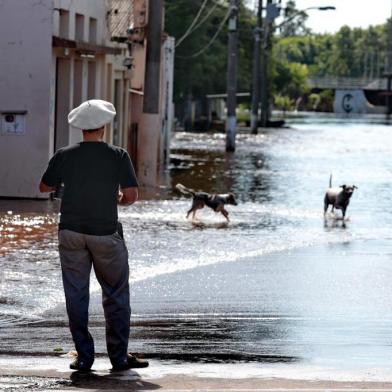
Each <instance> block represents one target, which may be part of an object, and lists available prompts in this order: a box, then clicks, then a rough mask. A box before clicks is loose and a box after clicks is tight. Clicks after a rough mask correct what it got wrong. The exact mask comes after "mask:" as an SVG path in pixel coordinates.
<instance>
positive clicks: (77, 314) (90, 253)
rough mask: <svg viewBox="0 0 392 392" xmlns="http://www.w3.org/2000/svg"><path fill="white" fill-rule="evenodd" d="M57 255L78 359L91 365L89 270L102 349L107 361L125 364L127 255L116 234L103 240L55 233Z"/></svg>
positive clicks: (92, 352)
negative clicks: (101, 320)
mask: <svg viewBox="0 0 392 392" xmlns="http://www.w3.org/2000/svg"><path fill="white" fill-rule="evenodd" d="M59 253H60V262H61V270H62V276H63V284H64V293H65V300H66V306H67V313H68V318H69V327H70V330H71V334H72V338H73V341H74V343H75V348H76V351H77V353H78V359H80V360H83V361H85V363H88V364H91V365H92V363H93V362H94V341H93V338H92V336H91V335H90V333H89V331H88V307H89V299H90V292H89V285H90V272H91V267H92V266H93V267H94V271H95V275H96V277H97V280H98V282H99V284H100V285H101V288H102V305H103V309H104V314H105V320H106V345H107V350H108V355H109V358H110V361H111V362H112V364H113V365H117V364H120V363H123V362H124V361H126V358H127V352H128V339H129V324H130V316H131V309H130V305H129V282H128V279H129V267H128V251H127V248H126V245H125V242H124V240H123V239H122V238H121V237H120V235H119V234H118V233H114V234H111V235H105V236H94V235H88V234H81V233H77V232H74V231H71V230H60V231H59Z"/></svg>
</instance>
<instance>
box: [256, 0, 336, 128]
mask: <svg viewBox="0 0 392 392" xmlns="http://www.w3.org/2000/svg"><path fill="white" fill-rule="evenodd" d="M308 10H317V11H333V10H336V8H335V7H334V6H330V5H328V6H320V7H308V8H305V9H303V10H299V11H297V12H296V13H294V14H293V15H291V16H290V17H289V18H288V19H286V20H284V21H283V22H282V23H280V24H279V25H277V26H274V25H273V23H274V20H275V19H276V18H277V17H278V15H279V8H278V6H277V5H276V4H274V3H272V0H268V3H267V16H266V20H267V24H266V26H265V28H264V29H263V35H264V39H263V50H262V61H261V71H260V76H261V88H260V91H261V93H260V97H261V126H262V127H268V123H269V91H268V86H267V79H268V77H267V75H268V57H269V51H270V47H269V46H270V42H271V40H270V36H271V34H272V33H273V31H274V30H275V29H277V28H280V27H282V26H284V25H285V24H286V23H288V22H290V21H292V20H293V19H294V18H296V17H297V16H298V15H301V14H302V13H303V12H304V11H308Z"/></svg>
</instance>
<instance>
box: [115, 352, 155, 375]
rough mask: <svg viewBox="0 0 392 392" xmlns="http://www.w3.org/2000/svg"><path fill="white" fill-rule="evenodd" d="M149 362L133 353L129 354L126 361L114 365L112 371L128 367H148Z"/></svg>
mask: <svg viewBox="0 0 392 392" xmlns="http://www.w3.org/2000/svg"><path fill="white" fill-rule="evenodd" d="M148 365H149V363H148V361H146V360H145V359H139V358H137V357H135V356H134V355H132V354H128V356H127V359H126V361H124V362H123V363H119V364H116V365H113V367H112V372H119V371H121V370H128V369H141V368H146V367H148Z"/></svg>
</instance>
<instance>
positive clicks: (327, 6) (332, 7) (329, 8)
mask: <svg viewBox="0 0 392 392" xmlns="http://www.w3.org/2000/svg"><path fill="white" fill-rule="evenodd" d="M309 10H317V11H335V10H336V7H334V6H331V5H326V6H322V7H308V8H304V9H303V10H299V11H297V12H296V13H295V14H293V15H291V16H290V18H287V19H286V20H284V21H283V22H282V23H280V24H279V25H277V26H275V28H276V29H279V28H280V27H282V26H283V25H285V24H286V23H288V22H291V21H292V20H293V19H294V18H296V17H297V16H298V15H301V14H302V13H303V12H306V11H309Z"/></svg>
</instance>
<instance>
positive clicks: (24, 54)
mask: <svg viewBox="0 0 392 392" xmlns="http://www.w3.org/2000/svg"><path fill="white" fill-rule="evenodd" d="M52 8H53V7H52V1H51V0H41V1H31V0H17V1H15V0H2V1H1V2H0V111H2V112H4V111H13V110H25V111H27V114H26V118H25V120H26V132H25V134H24V135H3V134H1V133H0V196H12V197H38V196H39V192H38V189H37V187H38V182H39V180H40V177H41V175H42V171H43V170H44V168H45V167H46V165H47V161H48V158H49V154H50V151H49V137H48V129H49V115H48V106H49V104H50V102H49V96H50V94H49V92H50V82H51V81H50V77H49V76H50V70H51V61H52V59H51V47H52V13H53V9H52Z"/></svg>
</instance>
